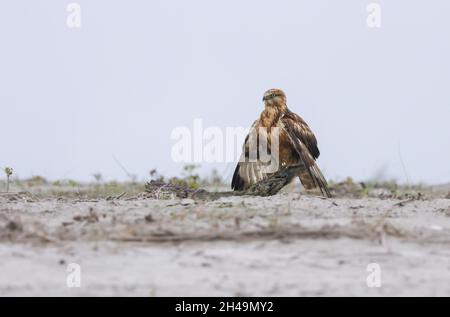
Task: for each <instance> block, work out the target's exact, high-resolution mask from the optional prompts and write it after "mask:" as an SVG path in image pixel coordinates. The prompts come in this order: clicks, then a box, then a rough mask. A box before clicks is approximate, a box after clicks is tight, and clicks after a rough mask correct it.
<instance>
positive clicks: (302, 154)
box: [231, 89, 331, 197]
mask: <svg viewBox="0 0 450 317" xmlns="http://www.w3.org/2000/svg"><path fill="white" fill-rule="evenodd" d="M263 102H264V106H265V107H264V110H263V111H262V113H261V115H260V116H259V118H258V119H257V120H256V121H255V122H254V123H253V125H252V127H251V128H250V132H249V134H248V135H247V137H246V139H245V142H244V146H243V151H242V155H241V159H240V160H239V163H238V164H237V166H236V169H235V171H234V175H233V180H232V182H231V188H232V189H233V190H245V189H247V188H248V187H250V186H251V185H253V184H255V183H257V182H259V181H261V180H263V179H265V178H267V177H269V176H270V175H271V174H273V173H274V172H276V171H277V170H279V169H280V168H282V167H288V166H294V165H296V166H301V169H300V172H299V174H298V177H299V179H300V182H301V183H302V185H303V187H304V188H305V189H307V190H311V189H315V188H318V189H320V191H321V193H322V195H324V196H326V197H331V193H330V191H329V189H328V185H327V181H326V180H325V178H324V176H323V175H322V172H321V171H320V169H319V167H318V166H317V164H316V162H315V160H316V159H317V158H318V157H319V155H320V152H319V148H318V147H317V140H316V137H315V135H314V133H313V132H312V131H311V129H310V127H309V126H308V124H306V122H305V121H304V120H303V119H302V118H301V117H300V116H298V115H297V114H295V113H293V112H292V111H290V110H289V109H288V107H287V105H286V95H285V94H284V92H283V91H282V90H280V89H270V90H268V91H266V92H265V93H264V97H263ZM274 142H277V144H275V143H274ZM262 145H265V150H262V149H261V146H262ZM275 145H277V148H276V147H275ZM275 150H276V151H275ZM263 152H267V155H269V156H270V158H271V162H270V164H272V165H271V166H272V167H273V166H274V165H273V162H275V163H276V165H275V169H273V168H268V165H269V162H268V160H267V159H264V160H263V157H262V156H263ZM252 158H253V159H252Z"/></svg>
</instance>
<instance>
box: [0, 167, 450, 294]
mask: <svg viewBox="0 0 450 317" xmlns="http://www.w3.org/2000/svg"><path fill="white" fill-rule="evenodd" d="M150 177H151V180H153V181H154V183H153V184H162V183H165V184H166V187H164V188H161V189H160V195H155V192H154V191H153V192H152V191H151V190H150V192H149V191H145V188H146V187H145V184H144V183H139V182H135V181H130V182H105V181H103V178H102V177H101V175H99V174H95V175H94V176H93V182H92V183H87V184H86V183H77V182H75V181H71V180H64V181H48V180H46V179H44V178H43V177H39V176H36V177H32V178H30V179H26V180H18V179H15V178H14V177H13V178H12V179H11V182H10V189H9V192H8V193H6V192H3V193H1V194H0V257H2V261H1V263H0V270H1V272H3V273H5V274H1V275H0V295H22V294H25V295H36V294H39V295H42V294H47V295H144V296H148V295H156V296H158V295H255V296H256V295H288V296H290V295H294V296H297V295H380V294H385V295H450V286H449V285H450V283H449V281H450V269H449V266H448V264H447V263H448V256H449V255H450V251H448V250H450V249H449V246H450V199H448V196H447V195H448V193H449V187H448V186H434V187H430V186H428V187H427V186H408V187H406V186H399V185H398V184H396V183H395V182H365V183H356V182H354V181H352V180H351V179H348V180H346V181H344V182H339V183H331V184H330V186H331V188H332V192H333V194H334V196H335V197H334V198H332V199H324V198H322V197H318V196H314V195H307V194H304V193H302V192H301V190H300V188H298V186H297V185H295V186H294V185H288V186H287V187H286V188H285V189H283V190H282V192H280V193H278V194H277V195H274V196H270V197H252V196H229V197H221V198H217V199H214V200H209V199H206V200H205V199H201V198H199V199H197V197H195V196H194V197H192V196H189V195H188V196H186V197H184V198H181V197H177V195H176V194H174V192H173V191H171V190H167V184H170V186H175V187H176V188H184V189H187V188H189V190H193V191H198V190H199V188H206V189H209V190H210V191H213V192H216V191H218V192H221V191H227V190H228V186H226V185H225V184H223V183H222V181H221V180H220V178H219V177H218V176H217V173H216V174H215V175H213V176H212V177H210V178H209V179H207V180H202V179H200V177H198V175H197V174H196V172H195V167H187V168H186V170H185V174H184V175H183V176H182V177H181V178H173V179H164V177H162V176H161V175H159V174H158V173H157V172H156V171H152V172H151V174H150ZM0 188H6V182H5V181H2V182H0ZM147 189H149V187H148V186H147ZM153 189H154V188H153ZM164 190H166V191H165V192H163V191H164ZM70 262H76V263H80V264H81V265H82V267H83V281H84V282H83V287H81V288H79V289H69V288H67V287H66V285H65V276H66V272H65V269H66V264H67V263H70ZM371 262H376V263H379V264H380V265H381V267H382V269H383V286H382V287H381V288H379V289H378V288H377V289H372V288H368V287H367V286H366V284H365V278H366V276H367V274H368V273H367V272H366V266H367V264H368V263H371Z"/></svg>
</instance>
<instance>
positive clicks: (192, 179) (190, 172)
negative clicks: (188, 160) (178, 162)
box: [183, 164, 200, 189]
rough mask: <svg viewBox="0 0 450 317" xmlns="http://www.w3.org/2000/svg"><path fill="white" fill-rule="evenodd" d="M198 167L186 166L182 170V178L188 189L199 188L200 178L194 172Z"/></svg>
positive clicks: (194, 165)
mask: <svg viewBox="0 0 450 317" xmlns="http://www.w3.org/2000/svg"><path fill="white" fill-rule="evenodd" d="M199 167H200V166H199V165H196V164H188V165H185V166H184V168H183V176H184V180H185V181H186V183H187V185H188V186H189V188H193V189H197V188H199V187H200V183H199V181H200V176H198V174H197V173H195V171H196V170H197V169H198V168H199Z"/></svg>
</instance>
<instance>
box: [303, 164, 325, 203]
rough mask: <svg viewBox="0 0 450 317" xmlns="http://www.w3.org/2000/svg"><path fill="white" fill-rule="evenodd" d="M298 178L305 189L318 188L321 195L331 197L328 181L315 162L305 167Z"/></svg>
mask: <svg viewBox="0 0 450 317" xmlns="http://www.w3.org/2000/svg"><path fill="white" fill-rule="evenodd" d="M299 178H300V181H301V182H302V184H303V186H304V187H305V188H306V189H312V188H319V189H320V192H321V193H322V195H323V196H325V197H328V198H331V197H332V195H331V192H330V190H329V188H328V183H327V181H326V179H325V177H324V176H323V174H322V172H321V171H320V169H319V167H318V166H317V165H316V164H314V165H312V166H310V167H308V168H306V169H305V171H304V172H302V173H300V175H299Z"/></svg>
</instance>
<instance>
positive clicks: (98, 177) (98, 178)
mask: <svg viewBox="0 0 450 317" xmlns="http://www.w3.org/2000/svg"><path fill="white" fill-rule="evenodd" d="M92 177H94V179H95V181H96V182H97V184H100V183H101V182H102V181H103V175H102V174H101V173H94V174H92Z"/></svg>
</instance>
